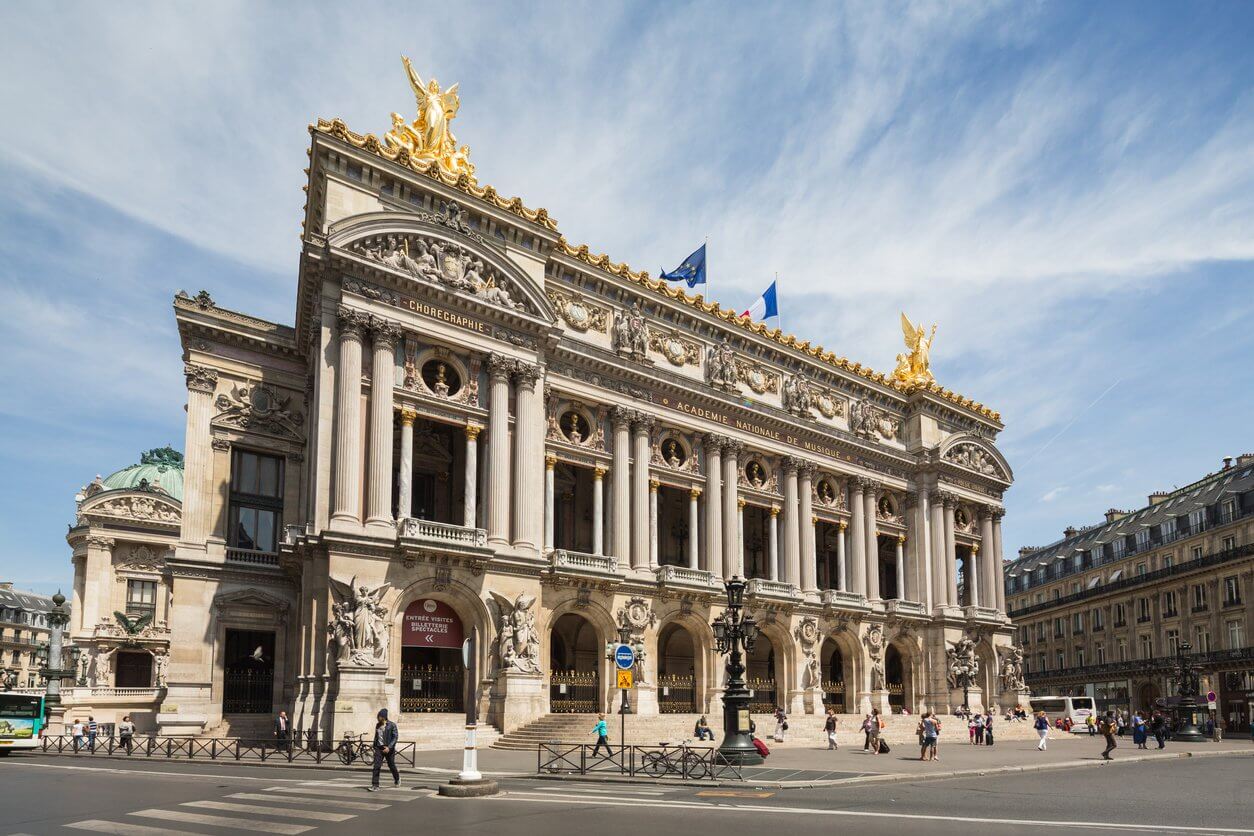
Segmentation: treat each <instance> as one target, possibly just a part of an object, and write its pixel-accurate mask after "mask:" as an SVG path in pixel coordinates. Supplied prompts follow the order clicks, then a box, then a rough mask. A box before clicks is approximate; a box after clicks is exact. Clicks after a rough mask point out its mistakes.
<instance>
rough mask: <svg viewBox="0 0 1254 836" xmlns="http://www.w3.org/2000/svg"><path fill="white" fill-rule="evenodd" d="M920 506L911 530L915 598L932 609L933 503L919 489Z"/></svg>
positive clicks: (926, 494)
mask: <svg viewBox="0 0 1254 836" xmlns="http://www.w3.org/2000/svg"><path fill="white" fill-rule="evenodd" d="M914 497H915V501H916V502H918V506H917V507H916V508H915V515H914V530H913V531H911V532H910V534H911V537H912V538H913V540H914V572H913V575H914V577H915V584H916V585H915V588H914V593H913V594H914V596H915V599H916V600H918V601H919V602H920V603H922V604H923V606H924V607H926V608H927V611H928V612H931V611H932V607H933V606H935V603H934V601H935V599H934V598H933V597H932V532H931V525H930V514H931V503H930V502H929V501H928V493H927V491H925V490H921V489H920V490H919V491H917V492H916V493H915V494H914Z"/></svg>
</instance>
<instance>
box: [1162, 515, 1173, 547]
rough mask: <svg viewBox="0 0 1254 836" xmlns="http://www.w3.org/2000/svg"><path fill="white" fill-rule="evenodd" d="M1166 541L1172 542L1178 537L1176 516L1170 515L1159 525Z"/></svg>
mask: <svg viewBox="0 0 1254 836" xmlns="http://www.w3.org/2000/svg"><path fill="white" fill-rule="evenodd" d="M1158 530H1159V532H1160V534H1161V536H1162V538H1163V542H1164V543H1170V542H1171V541H1172V540H1174V539H1175V537H1176V518H1175V517H1170V518H1168V519H1165V520H1163V521H1162V522H1161V523H1159V525H1158Z"/></svg>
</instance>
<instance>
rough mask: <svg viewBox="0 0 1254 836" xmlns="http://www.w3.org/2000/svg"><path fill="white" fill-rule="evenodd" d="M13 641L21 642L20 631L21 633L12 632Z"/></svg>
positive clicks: (17, 631) (18, 631)
mask: <svg viewBox="0 0 1254 836" xmlns="http://www.w3.org/2000/svg"><path fill="white" fill-rule="evenodd" d="M13 641H15V642H19V643H20V642H21V641H22V631H21V630H14V631H13Z"/></svg>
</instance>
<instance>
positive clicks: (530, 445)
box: [513, 361, 544, 551]
mask: <svg viewBox="0 0 1254 836" xmlns="http://www.w3.org/2000/svg"><path fill="white" fill-rule="evenodd" d="M540 376H541V370H540V367H539V366H536V365H533V364H531V363H524V362H522V361H516V362H515V363H514V386H515V392H516V395H515V398H516V403H515V410H516V413H517V414H516V415H515V416H514V497H513V499H514V547H515V548H517V549H521V550H524V551H536V550H537V548H538V546H539V540H540V536H539V534H538V532H537V531H536V527H537V524H538V523H542V521H543V516H542V515H541V514H538V513H536V500H538V499H541V498H542V493H541V492H542V491H543V488H542V487H541V485H542V483H543V477H542V476H541V470H540V468H541V467H542V466H543V465H542V461H543V455H544V453H543V450H544V445H543V444H540V443H538V442H537V439H536V436H537V432H536V428H537V427H539V426H540V424H541V421H542V420H543V416H542V415H541V403H540V400H541V399H540V398H539V397H538V395H537V393H536V383H537V382H539V380H540Z"/></svg>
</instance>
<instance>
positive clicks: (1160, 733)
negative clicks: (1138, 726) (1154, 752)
mask: <svg viewBox="0 0 1254 836" xmlns="http://www.w3.org/2000/svg"><path fill="white" fill-rule="evenodd" d="M1150 731H1152V732H1153V733H1154V741H1155V742H1156V743H1157V744H1158V748H1159V749H1165V748H1166V740H1167V720H1166V718H1165V717H1163V714H1162V712H1161V711H1155V712H1154V716H1153V717H1151V718H1150Z"/></svg>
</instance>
